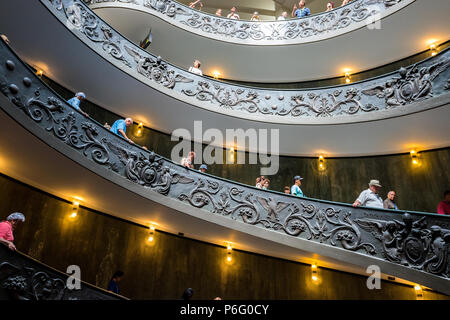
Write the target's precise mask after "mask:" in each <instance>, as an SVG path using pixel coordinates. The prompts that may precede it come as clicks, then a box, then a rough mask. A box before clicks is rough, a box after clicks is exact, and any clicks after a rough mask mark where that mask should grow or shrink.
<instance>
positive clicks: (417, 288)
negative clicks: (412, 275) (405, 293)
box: [414, 284, 422, 291]
mask: <svg viewBox="0 0 450 320" xmlns="http://www.w3.org/2000/svg"><path fill="white" fill-rule="evenodd" d="M414 290H416V291H420V290H422V288H421V287H420V286H419V285H418V284H416V285H415V286H414Z"/></svg>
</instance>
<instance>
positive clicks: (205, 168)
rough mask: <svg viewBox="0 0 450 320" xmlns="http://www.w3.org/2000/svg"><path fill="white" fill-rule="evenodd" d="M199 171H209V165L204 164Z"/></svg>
mask: <svg viewBox="0 0 450 320" xmlns="http://www.w3.org/2000/svg"><path fill="white" fill-rule="evenodd" d="M198 171H200V172H201V173H206V171H208V166H207V165H206V164H202V165H201V166H200V169H198Z"/></svg>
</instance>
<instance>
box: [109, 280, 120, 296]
mask: <svg viewBox="0 0 450 320" xmlns="http://www.w3.org/2000/svg"><path fill="white" fill-rule="evenodd" d="M108 291H112V292H114V293H117V294H119V285H118V284H117V282H115V281H114V280H111V281H110V282H109V285H108Z"/></svg>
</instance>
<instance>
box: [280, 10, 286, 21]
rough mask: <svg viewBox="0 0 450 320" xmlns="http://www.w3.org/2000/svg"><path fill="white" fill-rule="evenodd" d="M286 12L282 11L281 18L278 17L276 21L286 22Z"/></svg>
mask: <svg viewBox="0 0 450 320" xmlns="http://www.w3.org/2000/svg"><path fill="white" fill-rule="evenodd" d="M287 15H288V14H287V12H286V11H283V13H282V14H281V16H279V17H278V19H277V20H278V21H283V20H286V18H287Z"/></svg>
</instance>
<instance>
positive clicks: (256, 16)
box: [250, 11, 260, 21]
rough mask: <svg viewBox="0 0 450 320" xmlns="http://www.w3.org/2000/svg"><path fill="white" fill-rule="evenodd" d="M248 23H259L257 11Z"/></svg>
mask: <svg viewBox="0 0 450 320" xmlns="http://www.w3.org/2000/svg"><path fill="white" fill-rule="evenodd" d="M250 21H260V19H259V13H258V11H255V12H253V16H252V18H251V19H250Z"/></svg>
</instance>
